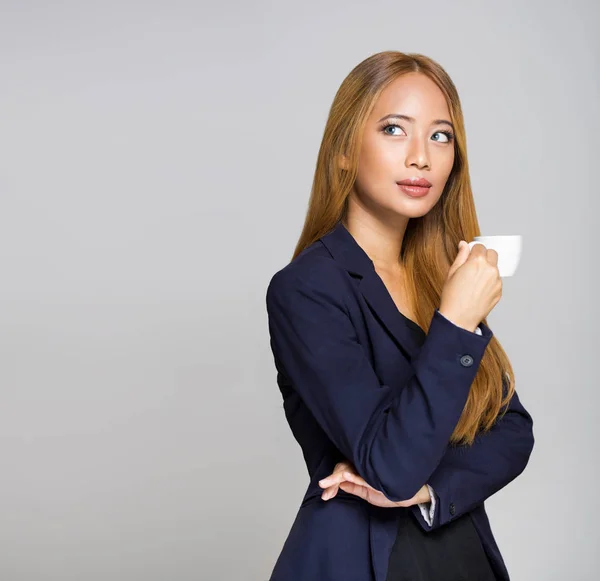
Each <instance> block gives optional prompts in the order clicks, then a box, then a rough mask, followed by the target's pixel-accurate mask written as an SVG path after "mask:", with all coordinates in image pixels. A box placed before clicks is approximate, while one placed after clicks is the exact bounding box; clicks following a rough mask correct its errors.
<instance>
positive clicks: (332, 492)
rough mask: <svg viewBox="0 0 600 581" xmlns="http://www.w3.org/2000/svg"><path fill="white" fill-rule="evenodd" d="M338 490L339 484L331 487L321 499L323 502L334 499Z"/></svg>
mask: <svg viewBox="0 0 600 581" xmlns="http://www.w3.org/2000/svg"><path fill="white" fill-rule="evenodd" d="M338 489H339V485H338V484H336V485H334V486H330V487H329V488H327V489H326V490H325V491H324V492H323V494H322V495H321V498H322V499H323V500H329V499H330V498H333V497H334V496H335V495H336V494H337V493H338Z"/></svg>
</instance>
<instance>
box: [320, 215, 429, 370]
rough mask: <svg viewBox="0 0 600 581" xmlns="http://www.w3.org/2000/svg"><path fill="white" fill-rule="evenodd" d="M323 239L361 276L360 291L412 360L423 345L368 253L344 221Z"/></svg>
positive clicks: (343, 262)
mask: <svg viewBox="0 0 600 581" xmlns="http://www.w3.org/2000/svg"><path fill="white" fill-rule="evenodd" d="M320 240H321V242H322V243H323V244H324V245H325V246H326V247H327V249H328V250H329V253H330V254H331V256H332V257H333V258H334V259H335V260H336V261H338V262H339V263H340V264H342V266H343V267H344V268H345V269H346V270H347V271H348V272H349V273H351V274H355V275H358V276H359V278H360V280H359V282H358V288H359V290H360V292H361V294H362V295H363V297H364V298H365V300H366V301H367V303H368V304H369V306H370V307H371V309H372V311H373V313H374V314H375V316H376V317H377V318H378V319H379V321H380V322H381V323H382V324H383V325H384V327H385V328H386V329H387V330H388V332H389V333H390V335H391V336H392V338H393V339H394V341H395V343H396V344H397V345H398V347H399V348H400V349H402V350H403V351H404V352H405V353H406V354H407V355H408V357H409V359H410V360H411V361H412V360H413V359H414V358H415V357H416V356H417V354H418V352H419V351H420V348H421V346H420V344H419V343H417V342H416V340H415V338H414V332H413V330H412V329H410V328H409V327H408V323H407V322H406V320H405V318H404V316H403V315H402V314H401V313H400V311H399V310H398V308H397V307H396V304H395V303H394V300H393V299H392V297H391V295H390V293H389V292H388V290H387V287H386V286H385V284H384V282H383V281H382V280H381V278H380V276H379V275H378V274H377V271H376V270H375V266H374V264H373V261H372V260H371V259H370V258H369V256H368V255H367V253H366V252H365V251H364V250H363V249H362V247H361V246H360V245H359V244H358V242H356V240H355V239H354V237H353V236H352V234H350V232H349V231H348V230H347V228H346V227H345V226H344V225H343V224H342V222H341V221H338V222H337V224H336V225H335V227H334V228H333V230H331V231H330V232H329V233H327V234H325V235H324V236H322V237H321V238H320Z"/></svg>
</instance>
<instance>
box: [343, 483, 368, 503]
mask: <svg viewBox="0 0 600 581" xmlns="http://www.w3.org/2000/svg"><path fill="white" fill-rule="evenodd" d="M340 488H341V489H342V490H343V491H344V492H348V493H349V494H354V495H355V496H360V497H361V498H363V499H365V500H367V498H368V497H369V493H368V491H367V489H366V488H365V487H364V486H359V485H358V484H354V483H353V482H342V483H341V484H340Z"/></svg>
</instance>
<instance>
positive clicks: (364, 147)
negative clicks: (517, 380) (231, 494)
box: [266, 51, 534, 581]
mask: <svg viewBox="0 0 600 581" xmlns="http://www.w3.org/2000/svg"><path fill="white" fill-rule="evenodd" d="M479 234H480V231H479V225H478V221H477V215H476V212H475V207H474V203H473V194H472V191H471V185H470V180H469V172H468V164H467V153H466V137H465V129H464V122H463V115H462V111H461V106H460V101H459V97H458V94H457V91H456V88H455V86H454V84H453V83H452V81H451V79H450V78H449V76H448V75H447V73H446V72H445V71H444V70H443V69H442V67H441V66H440V65H439V64H437V63H436V62H434V61H433V60H431V59H429V58H427V57H425V56H423V55H419V54H404V53H400V52H392V51H387V52H382V53H378V54H375V55H373V56H371V57H369V58H367V59H366V60H364V61H363V62H362V63H360V64H359V65H358V66H356V67H355V68H354V69H353V70H352V71H351V72H350V74H349V75H348V76H347V78H346V79H345V80H344V81H343V83H342V85H341V87H340V88H339V90H338V92H337V94H336V96H335V99H334V102H333V105H332V107H331V110H330V114H329V118H328V120H327V124H326V127H325V132H324V136H323V140H322V143H321V148H320V151H319V156H318V160H317V166H316V171H315V176H314V182H313V189H312V193H311V197H310V203H309V208H308V215H307V216H306V221H305V224H304V229H303V231H302V234H301V237H300V240H299V242H298V245H297V247H296V250H295V252H294V255H293V257H292V260H291V262H290V263H289V264H287V265H286V266H285V267H284V268H282V269H281V270H280V271H278V272H276V273H275V275H274V276H273V277H272V279H271V281H270V283H269V285H268V289H267V293H266V306H267V312H268V319H269V332H270V337H271V348H272V351H273V356H274V362H275V366H276V369H277V382H278V385H279V388H280V390H281V394H282V396H283V405H284V410H285V414H286V417H287V420H288V423H289V425H290V428H291V429H292V432H293V435H294V437H295V438H296V440H297V441H298V443H299V444H300V446H301V448H302V452H303V455H304V458H305V461H306V464H307V468H308V472H309V475H310V483H309V485H308V488H307V491H306V494H305V496H304V499H303V501H302V503H301V506H300V508H299V511H298V514H297V516H296V519H295V521H294V523H293V525H292V527H291V530H290V532H289V535H288V537H287V539H286V541H285V544H284V546H283V549H282V551H281V554H280V556H279V558H278V560H277V562H276V564H275V567H274V569H273V572H272V575H271V581H338V580H339V581H401V580H402V581H409V580H410V581H417V580H418V581H434V580H435V581H457V580H459V579H460V580H465V579H473V580H477V581H491V580H504V581H506V580H508V579H509V576H508V572H507V569H506V567H505V564H504V561H503V558H502V556H501V554H500V551H499V548H498V546H497V544H496V542H495V540H494V536H493V534H492V531H491V528H490V524H489V521H488V518H487V514H486V511H485V506H484V501H485V500H486V499H487V498H489V497H490V496H491V495H492V494H494V493H495V492H497V491H498V490H500V489H501V488H503V487H504V486H506V485H507V484H508V483H509V482H511V481H512V480H513V479H515V478H516V477H517V476H518V475H519V474H520V473H521V472H522V471H523V470H524V469H525V466H526V465H527V462H528V460H529V457H530V454H531V451H532V449H533V444H534V437H533V429H532V426H533V422H532V418H531V416H530V414H529V413H528V412H527V411H526V410H525V408H524V407H523V405H522V404H521V402H520V400H519V398H518V396H517V393H516V391H515V386H514V375H513V370H512V367H511V364H510V361H509V359H508V358H507V356H506V353H505V352H504V350H503V349H502V347H501V345H500V343H499V342H498V340H497V338H496V337H495V336H494V334H493V333H492V331H491V329H490V328H489V327H488V326H487V323H486V317H487V315H488V314H489V313H490V311H491V310H492V309H493V307H494V306H495V305H496V304H497V303H498V301H499V300H500V298H501V294H502V281H501V279H500V276H499V273H498V268H497V259H498V255H497V254H496V252H495V251H494V250H488V249H486V248H485V246H483V245H481V244H476V245H475V246H473V248H472V250H471V251H469V247H468V245H467V244H466V241H468V240H471V239H473V237H474V236H477V235H479Z"/></svg>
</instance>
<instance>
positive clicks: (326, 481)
mask: <svg viewBox="0 0 600 581" xmlns="http://www.w3.org/2000/svg"><path fill="white" fill-rule="evenodd" d="M342 480H344V470H340V471H339V472H334V473H333V474H330V475H329V476H327V477H326V478H323V480H319V486H320V487H321V488H328V487H329V486H332V485H334V484H339V483H340V482H342Z"/></svg>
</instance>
